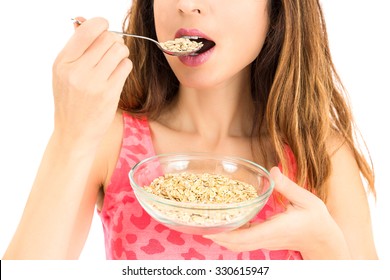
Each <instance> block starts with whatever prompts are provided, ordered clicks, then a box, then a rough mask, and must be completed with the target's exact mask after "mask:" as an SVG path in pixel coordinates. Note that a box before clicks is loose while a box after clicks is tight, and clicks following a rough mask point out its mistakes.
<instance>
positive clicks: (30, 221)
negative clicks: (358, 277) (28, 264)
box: [4, 0, 377, 259]
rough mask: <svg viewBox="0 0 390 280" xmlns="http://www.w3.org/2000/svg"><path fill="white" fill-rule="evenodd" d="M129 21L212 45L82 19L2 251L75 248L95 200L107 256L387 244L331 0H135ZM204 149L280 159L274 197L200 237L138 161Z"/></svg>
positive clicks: (60, 66) (74, 253)
mask: <svg viewBox="0 0 390 280" xmlns="http://www.w3.org/2000/svg"><path fill="white" fill-rule="evenodd" d="M79 20H82V21H83V20H84V19H81V18H79ZM127 23H128V24H127V26H126V28H125V31H126V32H128V33H134V34H139V35H144V36H149V37H152V38H158V40H159V41H166V40H169V39H172V38H174V37H182V36H185V35H196V36H199V37H202V38H204V39H206V42H208V44H207V45H210V46H213V47H212V48H210V49H204V50H203V51H202V52H201V53H200V54H199V55H197V56H193V57H181V58H176V57H169V56H165V55H163V54H162V53H161V52H160V51H158V50H157V48H156V46H154V45H152V44H150V43H149V42H148V41H142V40H138V39H126V42H123V39H122V38H120V37H119V36H117V35H115V34H112V33H110V32H108V31H107V30H108V23H107V21H106V20H104V19H101V18H95V19H91V20H87V21H85V22H83V24H81V26H79V27H78V28H77V29H76V31H75V34H74V35H73V36H72V38H71V39H70V40H69V42H68V44H67V45H66V46H65V48H64V49H63V51H62V52H61V53H60V54H59V56H58V58H57V59H56V61H55V63H54V67H53V89H54V99H55V128H54V131H53V134H52V137H51V139H50V141H49V143H48V146H47V149H46V151H45V154H44V157H43V160H42V163H41V167H40V169H39V171H38V174H37V177H36V180H35V182H34V185H33V188H32V191H31V195H30V198H29V200H28V202H27V205H26V209H25V212H24V214H23V217H22V220H21V222H20V225H19V227H18V229H17V232H16V233H15V236H14V238H13V240H12V242H11V244H10V246H9V248H8V250H7V252H6V254H5V256H4V257H5V258H55V259H64V258H77V257H78V256H79V254H80V252H81V250H82V247H83V245H84V243H85V240H86V238H87V235H88V229H89V227H90V224H91V218H92V215H93V210H94V206H95V205H97V208H98V212H99V214H100V216H101V218H102V222H103V226H104V230H105V238H106V253H107V258H109V259H120V258H127V259H181V258H183V259H301V258H303V259H375V258H377V256H376V251H375V246H374V242H373V237H372V231H371V221H370V213H369V207H368V203H367V198H366V193H365V189H364V185H363V182H362V181H361V177H360V175H361V174H362V175H363V177H364V178H365V179H366V181H367V183H368V186H369V187H370V189H371V190H372V191H374V190H375V189H374V180H373V172H372V170H371V168H370V166H369V164H368V163H367V160H366V159H365V158H364V157H363V156H362V155H361V153H360V152H359V149H358V147H357V145H356V143H355V142H354V133H355V131H354V123H353V120H352V116H351V113H350V109H349V108H348V105H347V103H346V101H345V100H344V98H343V87H342V85H341V82H340V81H339V79H338V76H337V73H336V71H335V69H334V67H333V64H332V61H331V57H330V53H329V48H328V42H327V35H326V29H325V23H324V19H323V16H322V12H321V7H320V5H319V3H318V1H316V0H302V1H288V0H281V1H252V0H250V1H236V0H233V1H222V0H217V1H215V0H214V1H211V0H210V1H196V0H191V1H190V0H187V1H186V0H182V1H180V0H154V1H133V5H132V9H131V13H130V14H129V17H128V21H127ZM209 43H211V44H209ZM132 64H134V65H133V66H132ZM118 104H119V106H118ZM115 112H116V113H115ZM192 151H198V152H199V151H200V152H214V153H219V154H224V155H233V156H240V157H243V158H246V159H249V160H253V161H256V162H257V163H259V164H261V165H263V166H266V167H267V168H269V169H270V170H271V175H272V177H273V178H274V180H275V182H276V185H275V190H276V191H275V192H274V194H273V196H272V197H271V198H270V200H269V202H268V203H267V206H266V207H268V208H267V209H268V211H262V212H261V213H260V214H259V216H258V217H257V219H256V220H254V221H253V222H252V223H250V224H248V225H247V226H246V227H243V228H241V229H238V230H235V231H232V232H229V233H223V234H218V235H213V236H203V237H202V236H192V235H185V234H181V233H178V232H175V231H172V230H169V229H168V228H166V227H165V226H163V225H161V224H158V223H157V222H156V221H154V220H152V219H151V218H150V217H149V216H148V215H147V214H146V212H144V210H143V209H142V207H141V206H140V205H139V204H138V202H137V200H136V199H135V197H134V194H133V192H132V190H131V187H130V185H129V182H128V178H127V174H128V172H129V169H130V168H131V166H132V165H134V164H135V163H136V162H138V161H139V160H141V159H143V158H145V157H148V156H151V155H154V154H160V153H168V152H192ZM277 166H279V167H280V169H281V170H283V172H284V174H285V175H283V174H282V173H281V172H280V170H279V168H278V167H277ZM280 195H281V196H283V199H282V200H281V199H280ZM355 205H359V208H356V207H355Z"/></svg>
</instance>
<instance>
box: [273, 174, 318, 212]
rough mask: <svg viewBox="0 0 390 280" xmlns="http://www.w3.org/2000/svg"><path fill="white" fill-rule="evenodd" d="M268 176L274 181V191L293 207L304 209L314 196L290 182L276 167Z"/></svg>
mask: <svg viewBox="0 0 390 280" xmlns="http://www.w3.org/2000/svg"><path fill="white" fill-rule="evenodd" d="M270 174H271V177H272V179H273V180H274V181H275V190H276V191H278V192H279V193H280V194H282V195H283V196H284V197H285V198H287V199H288V200H289V201H290V203H292V204H293V205H296V206H301V207H304V206H306V205H307V204H308V202H309V201H311V200H312V199H313V196H314V195H313V194H312V193H311V192H309V191H308V190H306V189H304V188H302V187H300V186H298V185H297V184H296V183H295V182H293V181H291V180H290V178H288V177H287V176H285V175H284V174H282V172H280V169H279V168H278V167H273V168H271V170H270Z"/></svg>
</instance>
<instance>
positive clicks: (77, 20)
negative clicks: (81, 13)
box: [73, 17, 86, 30]
mask: <svg viewBox="0 0 390 280" xmlns="http://www.w3.org/2000/svg"><path fill="white" fill-rule="evenodd" d="M84 21H86V19H85V18H83V17H75V18H74V21H73V27H74V29H75V30H76V28H77V27H79V26H80V22H81V23H83V22H84Z"/></svg>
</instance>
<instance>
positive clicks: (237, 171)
mask: <svg viewBox="0 0 390 280" xmlns="http://www.w3.org/2000/svg"><path fill="white" fill-rule="evenodd" d="M184 172H186V173H192V174H205V173H208V174H218V175H222V176H224V177H228V178H230V179H233V180H239V181H241V182H244V183H247V184H250V185H252V186H253V187H254V188H255V189H256V192H257V195H258V196H256V197H255V198H252V199H249V200H246V201H242V202H236V203H220V204H216V203H199V202H179V201H175V200H171V199H166V198H163V197H160V196H158V195H155V194H152V193H150V192H148V191H147V190H145V187H147V186H149V185H150V184H151V182H152V181H153V180H154V179H155V178H157V177H160V176H163V175H165V174H178V173H184ZM129 178H130V183H131V186H132V188H133V190H134V193H135V196H136V198H137V199H138V201H139V203H140V204H141V206H142V207H143V208H144V209H145V211H146V212H147V213H149V215H150V216H151V217H152V218H154V219H155V220H157V221H158V222H160V223H162V224H164V225H165V226H167V227H169V228H171V229H174V230H176V231H179V232H183V233H188V234H198V235H205V234H215V233H220V232H223V231H229V230H233V229H236V228H239V227H240V226H242V225H244V224H246V223H247V222H249V221H250V220H251V219H252V218H254V217H255V216H256V215H257V214H258V212H259V211H260V210H261V209H262V208H263V207H264V205H265V204H266V203H267V200H268V198H269V197H270V195H271V193H272V191H273V188H274V181H273V180H272V179H271V177H270V174H269V172H268V171H267V170H266V169H265V168H264V167H262V166H260V165H258V164H256V163H254V162H252V161H249V160H246V159H242V158H238V157H228V156H219V155H210V154H199V153H193V154H161V155H156V156H153V157H150V158H147V159H144V160H142V161H140V162H139V163H137V164H136V165H135V166H134V167H133V168H132V169H131V170H130V172H129Z"/></svg>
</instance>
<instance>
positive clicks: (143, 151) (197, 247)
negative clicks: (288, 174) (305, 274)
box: [98, 113, 302, 260]
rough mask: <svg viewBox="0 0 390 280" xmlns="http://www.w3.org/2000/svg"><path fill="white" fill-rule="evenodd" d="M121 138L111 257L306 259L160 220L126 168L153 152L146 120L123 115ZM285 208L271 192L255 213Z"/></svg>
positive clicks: (107, 221)
mask: <svg viewBox="0 0 390 280" xmlns="http://www.w3.org/2000/svg"><path fill="white" fill-rule="evenodd" d="M123 119H124V134H123V142H122V147H121V151H120V155H119V159H118V162H117V165H116V168H115V170H114V172H113V174H112V178H111V182H110V184H109V185H108V186H107V190H106V193H105V197H104V204H103V208H102V210H101V211H100V212H98V213H99V215H100V218H101V220H102V224H103V230H104V238H105V248H106V257H107V259H131V260H137V259H138V260H140V259H145V260H152V259H156V260H180V259H184V260H191V259H192V260H218V259H220V260H221V259H224V260H227V259H229V260H244V259H259V260H272V259H275V260H285V259H302V256H301V254H300V253H299V252H296V251H289V250H278V251H269V250H265V249H261V250H256V251H250V252H241V253H237V252H232V251H229V250H227V249H226V248H224V247H221V246H219V245H218V244H216V243H214V242H213V241H211V240H209V239H206V238H203V237H202V236H199V235H190V234H184V233H180V232H177V231H174V230H171V229H169V228H167V227H166V226H164V225H162V224H160V223H158V222H157V221H155V220H154V219H153V218H151V217H150V216H149V214H147V213H146V212H145V210H143V208H142V207H141V205H140V204H139V203H138V201H137V199H136V197H135V195H134V193H133V190H132V188H131V186H130V182H129V178H128V173H129V171H130V169H131V167H132V166H134V165H135V164H136V163H137V162H139V161H140V160H142V159H144V158H146V157H150V156H153V155H155V153H154V149H153V143H152V139H151V135H150V130H149V124H148V122H147V120H146V119H145V118H144V119H137V118H134V117H132V116H130V115H129V114H126V113H124V114H123ZM282 211H284V208H283V206H282V205H281V204H280V202H278V201H277V198H276V197H275V195H274V194H273V195H272V196H271V197H270V199H269V200H268V203H267V204H266V205H265V207H264V208H263V209H262V211H260V213H259V214H258V215H257V217H256V218H255V219H256V220H260V221H261V220H265V219H267V218H269V217H271V216H272V215H275V214H276V213H279V212H282Z"/></svg>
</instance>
